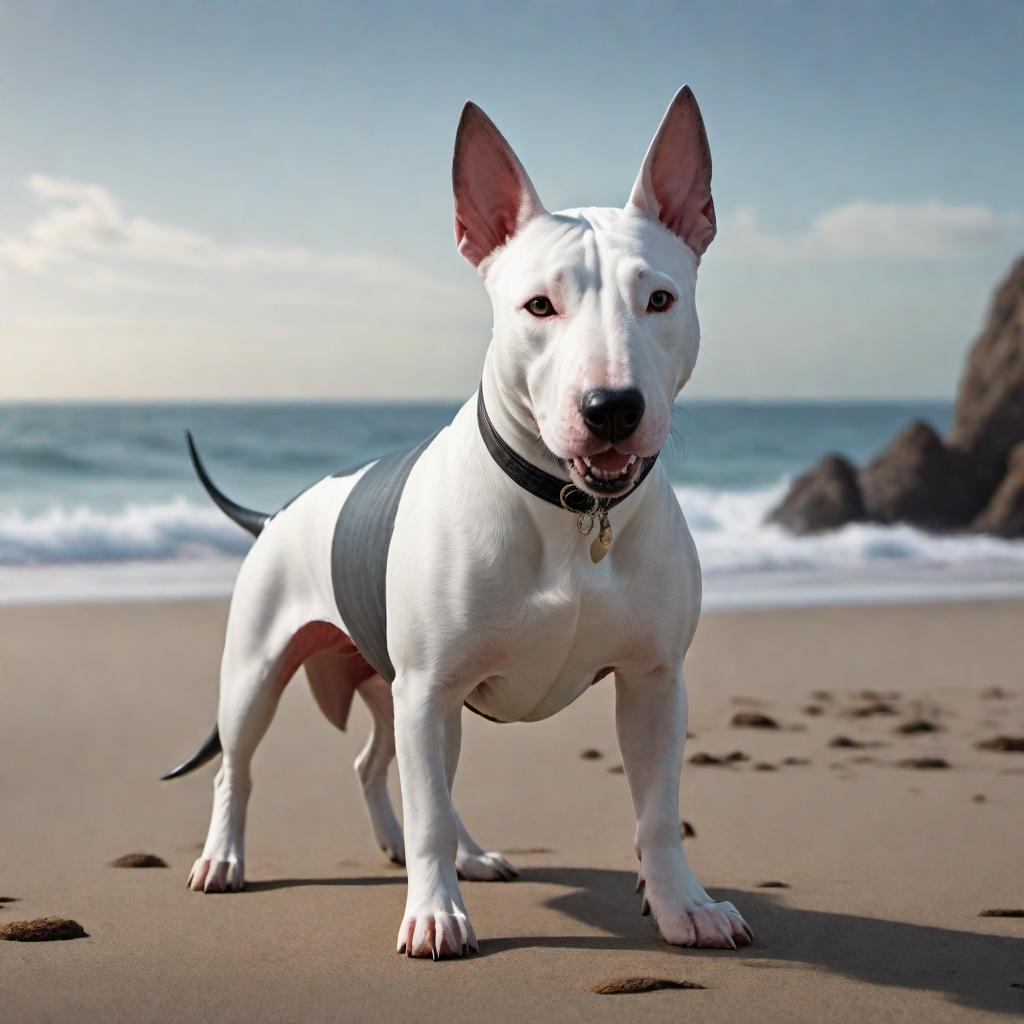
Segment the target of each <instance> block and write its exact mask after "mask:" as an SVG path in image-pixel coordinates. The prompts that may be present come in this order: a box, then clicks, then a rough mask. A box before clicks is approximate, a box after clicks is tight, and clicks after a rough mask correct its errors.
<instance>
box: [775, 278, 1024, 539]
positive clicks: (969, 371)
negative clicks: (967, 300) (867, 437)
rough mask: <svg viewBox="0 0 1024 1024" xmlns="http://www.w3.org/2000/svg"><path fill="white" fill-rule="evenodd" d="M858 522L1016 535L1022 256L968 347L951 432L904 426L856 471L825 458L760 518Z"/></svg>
mask: <svg viewBox="0 0 1024 1024" xmlns="http://www.w3.org/2000/svg"><path fill="white" fill-rule="evenodd" d="M1011 452H1012V453H1013V454H1012V458H1011ZM858 520H867V521H869V522H877V523H911V524H913V525H915V526H919V527H922V528H924V529H930V530H961V529H967V530H971V531H974V532H979V533H991V534H994V535H997V536H1000V537H1024V258H1022V259H1020V260H1018V262H1017V264H1016V265H1015V266H1014V267H1013V269H1012V270H1011V272H1010V274H1009V276H1008V277H1007V278H1006V280H1005V281H1004V282H1003V283H1002V284H1001V285H1000V287H999V289H998V290H997V291H996V294H995V297H994V299H993V301H992V306H991V309H990V311H989V315H988V318H987V320H986V322H985V325H984V328H983V330H982V332H981V334H980V335H979V336H978V339H977V340H976V341H975V343H974V344H973V345H972V346H971V351H970V354H969V356H968V359H967V366H966V367H965V369H964V373H963V376H962V378H961V381H960V389H959V393H958V395H957V401H956V414H955V418H954V423H953V427H952V429H951V430H950V432H949V436H948V437H947V438H946V439H943V438H942V437H940V436H939V434H938V433H937V432H936V431H935V429H934V428H933V427H931V426H930V425H929V424H927V423H924V422H922V421H919V420H918V421H915V422H913V423H910V424H909V425H908V426H907V427H906V428H905V429H904V430H903V431H902V432H901V433H900V434H898V435H897V437H896V438H895V439H894V440H893V441H892V442H891V444H890V445H889V447H888V448H886V449H885V451H883V452H882V453H881V454H880V455H878V456H877V457H876V458H875V459H873V460H872V461H871V462H870V463H869V464H868V465H867V466H865V467H864V469H863V470H861V471H860V473H859V474H857V473H856V470H855V469H854V467H853V466H852V465H851V464H850V463H849V462H848V461H847V460H846V459H844V458H843V457H842V456H840V455H829V456H826V457H825V458H824V459H822V460H821V462H819V463H818V464H817V465H816V466H815V467H814V468H813V469H812V470H810V472H808V473H805V474H804V475H803V476H801V477H799V478H798V479H797V480H796V481H795V482H794V483H793V485H792V487H791V488H790V490H789V493H788V494H787V495H786V497H785V498H784V499H783V500H782V502H781V503H780V504H779V505H778V506H777V507H776V508H775V509H773V510H772V511H771V513H769V516H768V521H769V522H773V523H778V524H780V525H782V526H784V527H786V528H787V529H789V530H792V531H793V532H794V533H814V532H818V531H822V530H831V529H835V528H837V527H839V526H843V525H844V524H846V523H850V522H856V521H858Z"/></svg>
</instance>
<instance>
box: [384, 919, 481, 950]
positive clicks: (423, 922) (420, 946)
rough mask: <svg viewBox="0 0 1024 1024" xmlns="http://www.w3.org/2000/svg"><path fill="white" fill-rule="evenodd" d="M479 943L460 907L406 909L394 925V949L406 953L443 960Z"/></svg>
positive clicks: (474, 948)
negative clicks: (396, 926)
mask: <svg viewBox="0 0 1024 1024" xmlns="http://www.w3.org/2000/svg"><path fill="white" fill-rule="evenodd" d="M470 950H472V951H473V952H474V953H477V952H479V950H480V947H479V945H478V944H477V941H476V935H475V933H474V932H473V926H472V925H471V924H470V923H469V918H468V917H467V916H466V915H465V914H464V913H463V912H462V911H460V910H456V909H454V908H452V909H451V910H450V911H438V910H431V909H430V908H429V907H424V908H423V909H422V910H421V911H416V912H411V911H410V912H407V913H406V915H405V917H404V919H403V920H402V927H401V928H399V929H398V952H399V953H405V955H406V956H416V957H428V956H429V957H430V958H431V959H432V960H445V959H449V958H451V957H458V956H465V955H466V953H467V952H468V951H470Z"/></svg>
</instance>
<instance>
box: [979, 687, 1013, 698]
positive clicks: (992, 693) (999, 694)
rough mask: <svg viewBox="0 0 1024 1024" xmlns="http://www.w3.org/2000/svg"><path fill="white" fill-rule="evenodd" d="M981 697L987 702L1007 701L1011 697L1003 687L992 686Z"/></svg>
mask: <svg viewBox="0 0 1024 1024" xmlns="http://www.w3.org/2000/svg"><path fill="white" fill-rule="evenodd" d="M981 695H982V697H984V698H985V700H1006V698H1007V697H1009V696H1010V695H1009V694H1008V693H1007V692H1006V690H1004V689H1003V688H1002V687H1001V686H990V687H989V688H988V689H987V690H984V691H983V692H982V694H981Z"/></svg>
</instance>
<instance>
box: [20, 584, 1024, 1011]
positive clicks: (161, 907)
mask: <svg viewBox="0 0 1024 1024" xmlns="http://www.w3.org/2000/svg"><path fill="white" fill-rule="evenodd" d="M225 614H226V604H225V603H224V602H222V601H189V602H179V603H157V602H151V603H146V602H141V603H135V604H129V603H124V604H111V605H103V604H82V605H62V606H54V607H7V608H3V609H2V610H0V666H2V673H3V683H2V692H3V702H2V710H0V836H2V840H0V897H5V898H8V899H10V900H11V902H4V903H0V925H2V924H3V923H5V922H9V921H12V920H16V919H22V918H33V917H39V916H43V915H59V916H63V917H69V918H74V919H76V920H78V921H80V922H81V924H82V925H83V926H84V927H85V929H86V931H87V932H88V938H84V939H78V940H74V941H68V942H51V943H33V944H27V943H26V944H23V943H13V942H3V943H0V992H2V994H3V995H2V1006H3V1012H2V1017H3V1019H4V1020H5V1021H11V1022H12V1024H13V1022H18V1024H35V1022H42V1021H54V1022H58V1021H60V1022H66V1021H71V1020H73V1021H76V1022H79V1024H87V1022H106V1024H110V1022H118V1021H126V1022H127V1021H139V1020H161V1021H182V1022H195V1021H207V1020H210V1021H218V1022H221V1024H229V1022H239V1024H241V1022H247V1024H251V1022H261V1021H267V1022H271V1021H273V1022H282V1021H314V1020H315V1021H333V1020H366V1019H370V1018H371V1017H372V1018H373V1019H375V1020H382V1021H383V1020H396V1021H398V1020H409V1019H416V1020H420V1021H428V1020H447V1021H452V1020H470V1019H486V1020H516V1021H542V1020H559V1021H575V1020H581V1021H582V1020H587V1021H594V1020H604V1019H625V1018H626V1017H628V1018H629V1019H633V1020H647V1019H651V1020H655V1019H657V1020H668V1019H684V1018H686V1019H689V1018H691V1017H692V1019H699V1020H701V1021H726V1020H728V1021H737V1020H766V1019H773V1020H787V1021H808V1022H810V1021H814V1022H818V1021H821V1020H823V1019H829V1020H837V1021H838V1020H842V1021H862V1020H906V1021H921V1022H926V1021H927V1022H942V1021H963V1020H965V1019H979V1020H1004V1019H1005V1020H1010V1019H1014V1018H1015V1017H1016V1016H1017V1015H1018V1014H1020V1013H1021V1012H1022V1011H1024V988H1022V987H1021V986H1022V985H1024V942H1022V939H1024V921H1022V920H1020V919H1013V918H1006V917H979V913H980V912H981V911H984V910H986V909H990V908H1020V907H1024V883H1022V877H1024V876H1022V872H1021V864H1022V863H1024V754H1019V753H1006V752H998V751H988V750H981V749H978V748H977V743H978V742H979V741H982V740H986V739H989V738H991V737H993V736H997V735H1018V736H1019V735H1022V734H1024V681H1022V676H1021V665H1022V664H1024V628H1022V626H1024V603H1022V602H1014V601H1001V602H994V601H993V602H978V603H973V604H970V605H966V604H965V605H958V604H952V603H949V604H930V605H901V606H894V605H891V606H887V607H847V608H802V609H791V610H781V609H776V610H768V611H744V612H718V613H714V614H710V615H705V617H704V619H703V621H702V623H701V627H700V630H699V631H698V635H697V640H696V643H695V646H694V649H693V650H692V652H691V655H690V658H689V661H688V679H689V687H690V696H691V722H690V728H691V730H692V732H693V733H694V738H693V739H691V740H690V742H689V744H688V747H687V759H688V760H689V759H690V758H692V757H693V756H694V755H695V754H700V753H703V754H708V755H714V756H717V757H723V756H725V755H729V754H731V753H733V752H735V751H740V752H742V753H743V754H744V755H746V756H747V757H748V758H749V760H742V761H740V760H737V761H734V762H732V763H729V764H725V765H715V764H706V765H700V764H688V765H687V767H686V770H685V772H684V780H683V816H684V817H685V819H686V820H687V821H689V822H691V823H692V826H693V828H694V829H695V831H696V836H695V837H694V838H690V839H687V841H686V845H687V850H688V853H689V857H690V860H691V863H692V864H693V865H694V868H695V870H696V871H697V874H698V876H699V877H700V878H701V880H702V881H703V883H704V885H705V886H706V887H708V888H709V889H710V890H711V891H712V892H713V893H716V894H718V895H719V897H721V898H728V899H731V900H733V901H734V902H735V903H736V904H737V905H738V906H739V907H740V908H741V910H742V911H743V913H744V914H745V915H746V917H747V919H748V920H749V921H750V922H751V924H752V926H753V927H754V929H755V930H756V933H757V937H756V941H755V943H754V945H753V946H752V947H751V948H747V949H743V950H741V951H739V952H736V953H732V952H724V951H710V950H683V949H675V948H671V947H669V946H667V945H665V944H663V943H662V942H661V941H660V940H659V939H658V937H657V935H656V934H655V930H654V926H653V924H652V923H651V921H650V919H649V918H644V917H641V916H640V913H639V910H640V906H639V897H637V896H635V895H634V894H633V885H634V880H635V869H634V857H633V852H632V848H631V841H632V811H631V807H630V803H629V797H628V793H627V790H626V785H625V782H624V779H623V776H622V775H621V773H619V772H617V771H616V768H617V767H618V765H619V759H618V755H617V751H616V745H615V741H614V729H613V718H612V696H613V695H612V686H611V685H609V683H608V682H605V683H603V684H601V685H599V686H598V687H596V688H595V689H594V690H593V691H592V692H590V693H589V694H587V695H586V696H585V697H584V698H583V699H581V700H580V701H578V702H577V704H575V705H574V706H572V707H570V708H569V709H568V710H567V711H566V712H564V713H562V714H561V715H560V716H558V717H556V718H554V719H552V720H549V721H547V722H544V723H540V724H536V725H529V726H497V725H493V724H491V723H488V722H485V721H482V720H480V719H477V718H475V717H474V716H471V715H467V716H466V722H465V737H464V743H463V753H462V761H461V766H460V772H459V777H458V781H457V784H456V797H457V804H458V806H459V809H460V811H461V813H462V815H463V817H464V818H465V820H466V821H467V823H468V824H469V826H470V828H471V829H472V830H473V832H474V834H475V835H476V836H477V837H478V838H479V839H480V840H481V841H482V842H484V843H485V844H486V845H487V846H488V847H490V848H494V849H500V850H503V851H504V852H505V853H506V854H507V855H508V856H509V858H510V859H511V860H512V861H513V862H514V863H515V864H516V865H517V866H518V867H519V868H520V869H521V870H522V878H521V879H520V880H518V881H516V882H514V883H512V884H493V883H492V884H483V883H464V889H463V891H464V893H465V896H466V900H467V903H468V905H469V910H470V913H471V915H472V917H473V920H474V923H475V926H476V930H477V934H478V935H479V936H480V938H481V940H482V945H481V952H480V954H479V955H478V956H474V957H472V958H470V959H467V960H465V961H461V962H460V961H452V962H445V963H441V964H432V963H429V962H414V961H409V960H406V959H405V958H404V957H401V956H398V955H396V954H395V953H394V940H395V935H396V931H397V927H398V924H399V920H400V917H401V913H402V908H403V901H404V895H405V892H404V872H403V870H402V869H401V868H396V867H393V866H390V865H389V864H387V863H386V862H385V861H384V860H383V859H382V857H381V856H380V855H379V854H378V853H377V851H376V850H375V848H374V844H373V841H372V837H371V834H370V831H369V827H368V825H367V823H366V821H365V816H364V813H363V809H362V806H361V803H360V797H359V793H358V789H357V785H356V781H355V779H354V776H353V773H352V769H351V763H352V760H353V759H354V757H355V755H356V753H357V752H358V749H359V747H360V746H361V744H362V742H363V740H364V738H365V735H366V730H367V717H366V715H365V714H364V712H363V711H362V709H361V708H359V709H357V711H356V712H355V713H354V715H353V722H352V724H351V725H350V729H349V733H348V734H347V735H341V734H339V733H338V732H337V731H336V730H334V729H333V728H332V727H331V726H329V725H328V724H327V723H326V721H325V720H324V719H323V718H322V717H321V715H320V713H319V712H318V711H317V709H316V707H315V705H314V703H313V700H312V699H311V697H310V695H309V693H308V691H307V690H306V687H305V684H304V683H303V681H302V680H301V678H296V680H295V681H294V682H293V683H292V685H291V686H290V687H289V689H288V691H287V692H286V694H285V697H284V699H283V701H282V706H281V709H280V711H279V713H278V716H277V719H276V720H275V722H274V725H273V727H272V729H271V731H270V734H269V735H268V737H267V739H266V740H265V741H264V743H263V745H262V747H261V748H260V751H259V753H258V755H257V757H256V761H255V767H254V771H255V792H254V796H253V801H252V805H251V811H250V826H249V845H248V857H247V874H248V876H249V878H250V879H251V881H250V884H249V886H248V888H247V890H246V892H244V893H242V894H239V895H229V896H208V897H204V896H201V895H197V894H193V893H190V892H188V891H186V889H185V884H184V883H185V876H186V874H187V872H188V868H189V866H190V864H191V862H192V860H193V858H194V857H195V855H196V852H197V850H198V848H199V845H200V844H201V841H202V839H203V836H204V833H205V828H206V824H207V815H208V812H209V796H210V782H211V776H212V772H211V771H210V769H206V770H204V771H203V772H201V773H197V774H196V775H194V776H192V777H189V778H187V779H185V780H183V781H180V782H177V783H160V782H158V781H157V779H158V777H159V775H160V773H161V772H162V771H164V770H166V769H167V768H169V767H170V766H172V765H173V764H175V763H176V762H177V761H178V760H179V759H180V758H181V757H182V756H184V755H185V754H187V753H188V752H190V751H191V750H192V749H193V748H194V746H195V744H196V743H197V742H198V741H199V739H201V738H202V737H203V736H204V735H205V733H206V731H207V730H208V728H209V726H210V724H211V722H212V720H213V717H214V714H215V708H216V689H217V683H216V676H217V664H218V659H219V655H220V644H221V637H222V631H223V626H224V619H225ZM864 691H872V692H870V693H867V694H865V693H864ZM809 707H814V708H817V709H819V710H818V712H817V713H814V712H808V710H807V709H808V708H809ZM884 709H888V710H884ZM865 710H867V711H869V712H870V713H861V714H854V713H853V712H855V711H860V712H864V711H865ZM738 711H755V712H759V713H762V714H764V715H767V716H770V718H772V719H773V720H775V721H776V722H777V723H778V725H779V728H774V729H773V728H762V729H756V728H741V727H736V726H733V725H731V724H730V722H731V720H732V718H733V716H734V715H735V714H736V712H738ZM917 719H924V720H926V721H929V722H932V723H935V724H937V725H938V726H940V727H941V731H936V732H932V733H924V734H918V735H903V734H900V733H898V732H897V731H896V729H897V726H898V725H899V724H900V723H905V722H909V721H913V720H917ZM841 736H842V737H847V738H848V739H849V740H851V741H853V742H854V743H855V744H861V745H860V746H846V747H833V746H830V743H831V741H833V740H834V739H835V738H837V737H841ZM586 749H592V750H596V751H599V752H600V753H601V755H602V756H601V757H599V758H598V757H592V758H590V759H584V758H582V757H581V753H582V752H583V751H584V750H586ZM787 758H790V759H806V761H807V763H789V764H786V763H784V761H785V759H787ZM920 758H928V759H935V758H941V759H944V760H945V761H947V762H948V764H949V767H947V768H932V769H925V768H913V767H906V766H904V765H903V764H902V762H904V761H905V760H907V759H920ZM762 765H770V766H772V768H773V769H774V770H769V769H766V768H763V767H760V766H762ZM392 779H393V783H395V785H394V788H395V790H396V794H397V780H396V778H395V776H394V773H393V775H392ZM130 852H147V853H153V854H157V855H159V856H160V857H162V858H164V859H165V860H166V861H167V862H168V864H169V865H170V867H169V868H168V869H166V870H164V869H153V870H129V869H118V868H114V867H111V866H110V862H111V861H112V860H114V859H115V858H117V857H119V856H121V855H123V854H126V853H130ZM765 882H784V883H786V885H787V886H788V888H781V887H769V888H765V887H762V883H765ZM627 976H653V977H660V978H670V979H675V980H686V981H689V982H693V983H696V984H699V985H702V986H704V989H703V990H670V991H660V992H653V993H646V994H638V995H597V994H594V993H593V992H592V988H593V987H594V986H595V985H597V984H599V983H600V982H602V981H604V980H606V979H609V978H617V977H627Z"/></svg>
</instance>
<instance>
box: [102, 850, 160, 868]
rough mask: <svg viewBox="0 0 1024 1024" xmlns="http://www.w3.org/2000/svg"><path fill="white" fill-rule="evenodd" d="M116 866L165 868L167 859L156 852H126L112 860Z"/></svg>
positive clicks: (112, 863) (112, 864) (112, 865)
mask: <svg viewBox="0 0 1024 1024" xmlns="http://www.w3.org/2000/svg"><path fill="white" fill-rule="evenodd" d="M110 865H111V867H115V868H165V867H167V861H165V860H164V859H163V857H158V856H157V855H156V854H155V853H126V854H125V855H124V856H123V857H118V858H117V860H113V861H111V862H110Z"/></svg>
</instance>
